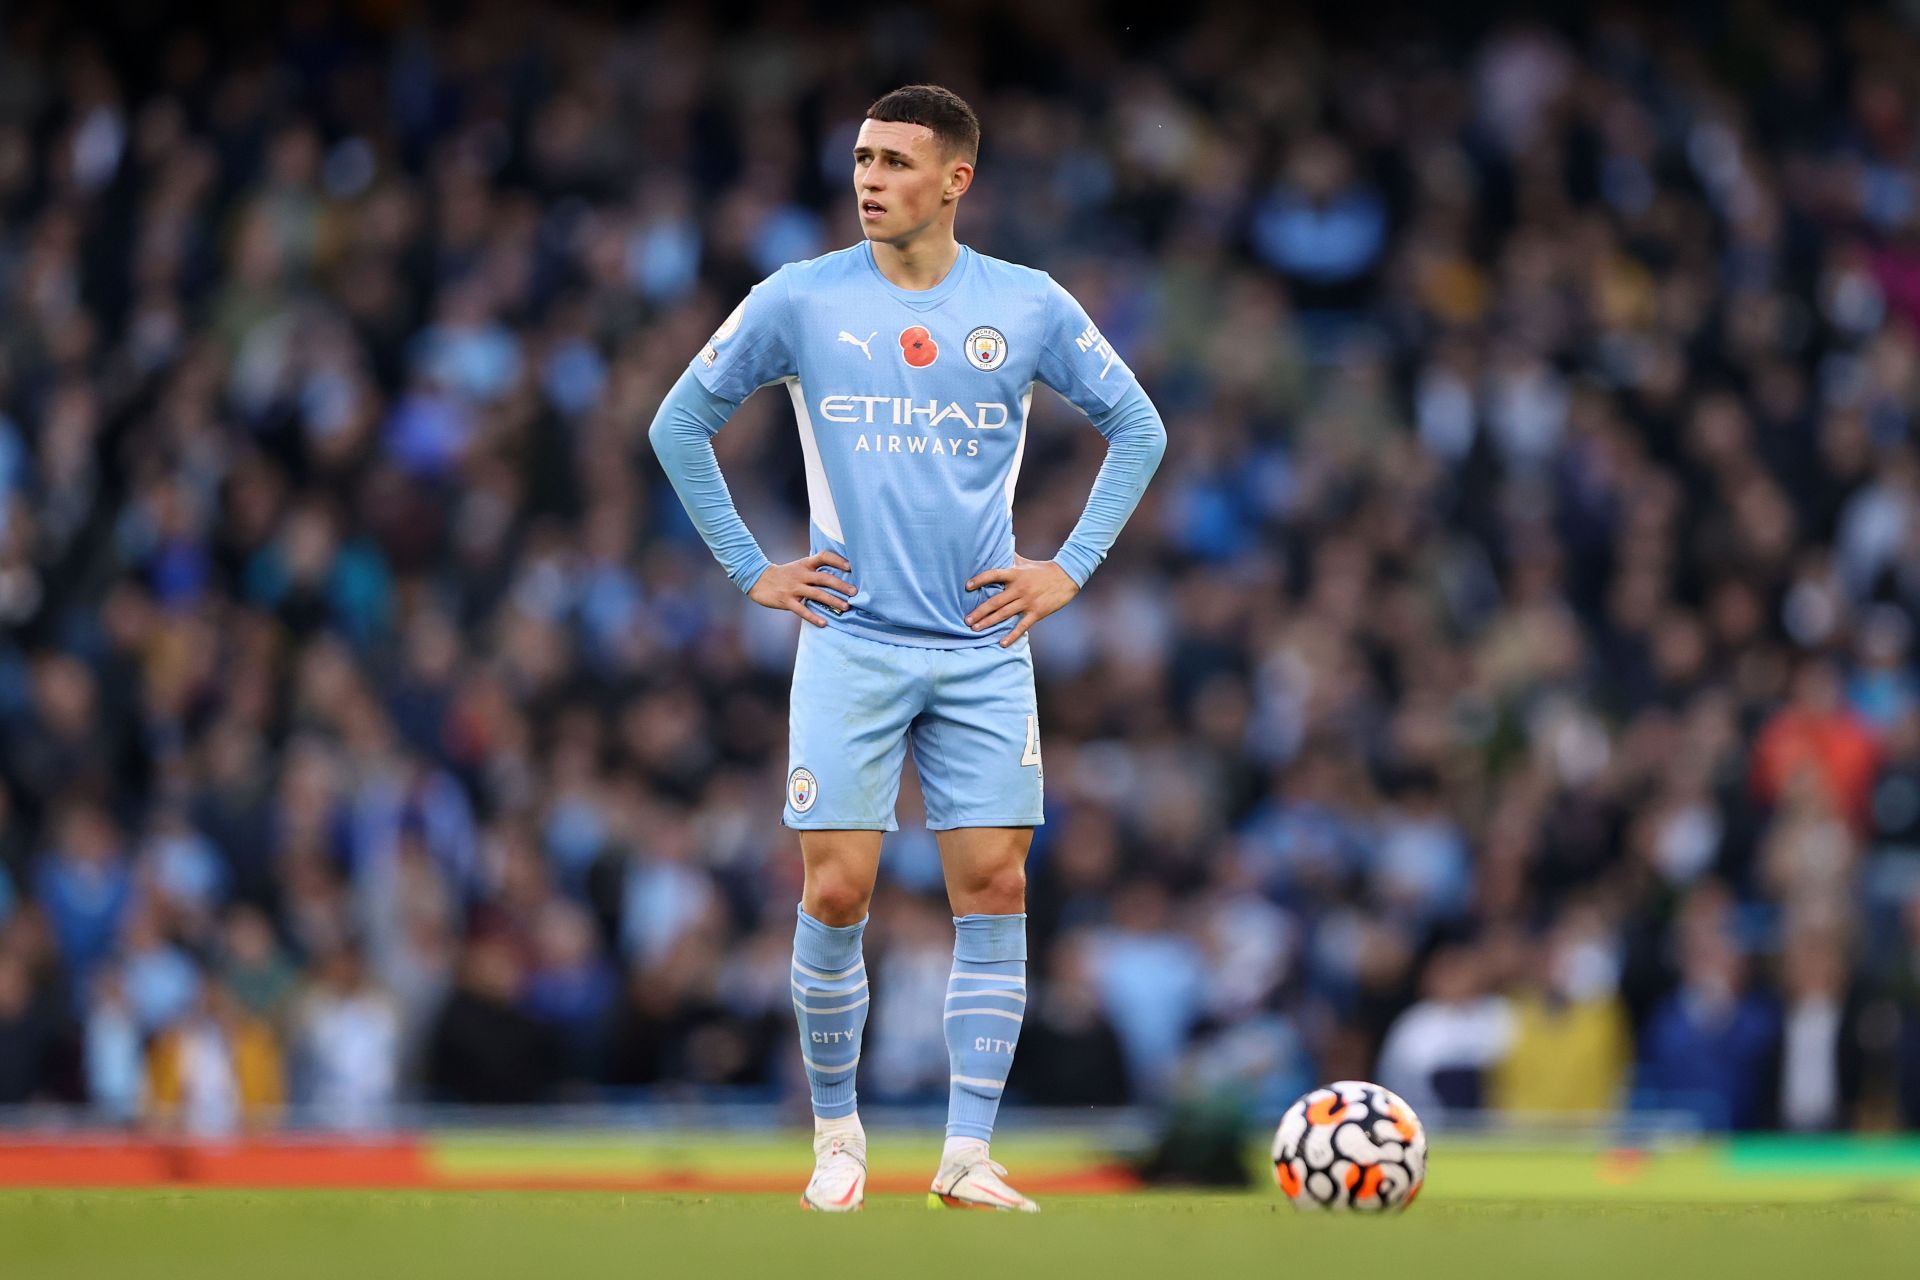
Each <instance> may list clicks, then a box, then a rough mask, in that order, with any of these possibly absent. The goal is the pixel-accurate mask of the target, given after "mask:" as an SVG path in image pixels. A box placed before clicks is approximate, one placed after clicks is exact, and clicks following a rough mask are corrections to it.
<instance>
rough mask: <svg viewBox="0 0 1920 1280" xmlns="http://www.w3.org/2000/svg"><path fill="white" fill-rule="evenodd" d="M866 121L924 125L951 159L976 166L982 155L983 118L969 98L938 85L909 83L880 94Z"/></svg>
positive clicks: (868, 110)
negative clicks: (976, 112) (974, 108)
mask: <svg viewBox="0 0 1920 1280" xmlns="http://www.w3.org/2000/svg"><path fill="white" fill-rule="evenodd" d="M867 119H869V120H888V121H893V122H896V123H899V124H919V125H925V126H926V127H927V128H929V129H931V130H933V136H934V139H935V141H937V142H939V143H940V145H941V146H942V147H944V148H945V149H946V153H947V154H948V155H950V156H952V155H958V156H964V157H965V158H966V160H967V163H969V164H971V163H973V161H974V159H975V158H976V157H978V156H979V154H980V117H979V116H977V115H975V114H973V108H972V107H970V106H968V105H967V102H966V99H964V98H962V97H961V96H960V95H959V94H957V93H955V92H954V91H953V90H951V89H943V88H941V87H940V86H939V85H937V84H910V85H904V86H902V87H901V88H898V89H895V90H894V91H893V92H892V93H884V94H881V95H880V96H879V97H878V98H876V99H875V100H874V103H873V105H872V106H870V107H868V108H867Z"/></svg>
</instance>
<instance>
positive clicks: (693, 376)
mask: <svg viewBox="0 0 1920 1280" xmlns="http://www.w3.org/2000/svg"><path fill="white" fill-rule="evenodd" d="M785 303H786V290H785V282H784V281H782V280H780V279H779V276H778V274H777V273H776V275H775V276H774V277H772V278H770V279H768V280H766V281H763V282H762V283H761V284H760V285H758V286H757V287H756V288H755V289H754V290H753V292H752V293H750V294H748V295H747V298H746V300H745V301H744V302H742V303H741V304H740V305H739V306H738V307H736V308H735V309H734V312H733V314H732V315H730V316H728V317H727V320H726V322H725V323H724V324H722V325H721V326H720V329H719V331H718V332H716V333H715V334H714V335H713V339H712V341H710V342H709V343H708V344H707V347H706V349H705V350H704V351H702V352H701V353H700V354H699V355H698V356H697V357H695V358H694V361H693V363H692V364H690V365H689V366H688V367H687V371H686V372H685V373H683V374H681V375H680V380H679V381H678V382H676V383H674V384H673V389H672V390H671V391H669V392H668V393H667V397H666V399H665V400H663V401H661V403H660V409H659V412H657V413H656V414H655V415H654V419H653V425H652V426H651V427H649V428H648V429H647V439H648V441H649V442H651V443H652V445H653V452H654V456H655V457H657V458H659V459H660V466H661V468H662V469H663V470H664V471H665V472H666V473H667V479H668V480H669V481H671V482H672V484H673V491H674V492H675V493H676V494H678V495H679V497H680V503H681V505H682V506H684V507H686V509H687V515H688V517H689V518H691V519H692V521H693V527H694V528H695V529H697V530H699V532H700V536H701V538H703V539H704V540H705V541H706V544H707V549H708V550H710V551H712V552H713V557H714V559H716V560H718V561H719V562H720V567H721V568H723V569H725V570H726V571H727V577H729V578H730V579H732V580H733V583H734V585H735V586H737V587H739V588H740V589H741V590H742V591H744V592H746V593H747V598H748V599H750V600H752V601H753V602H754V603H755V604H759V605H764V606H766V607H767V608H769V609H785V610H788V611H790V612H792V613H797V614H799V615H800V616H801V617H802V618H805V619H806V620H807V621H808V622H811V623H813V624H814V625H815V626H825V625H826V620H825V619H824V618H822V617H821V616H820V615H819V614H818V613H816V612H814V611H813V610H812V609H809V608H808V607H807V603H806V602H807V601H810V600H811V601H813V602H815V603H817V604H822V605H825V606H826V607H827V608H829V609H832V610H834V611H835V612H836V613H840V612H845V610H846V607H847V603H846V597H850V596H852V595H853V594H854V588H853V586H852V584H850V583H848V582H846V581H845V580H844V579H842V578H838V577H835V576H834V575H833V574H831V573H828V572H826V568H825V566H828V565H832V566H833V567H835V568H838V569H840V570H842V571H846V570H849V569H851V567H852V566H850V565H849V564H848V563H847V562H846V561H845V560H843V559H841V558H840V557H839V556H837V555H835V554H833V553H832V552H830V551H826V552H821V553H820V554H819V555H813V556H808V557H806V558H805V559H802V560H793V561H789V562H788V563H786V564H774V563H773V562H772V561H770V560H768V559H767V556H766V553H765V552H763V551H761V550H760V544H759V543H758V542H756V541H755V540H754V537H753V534H752V533H751V532H750V531H749V530H748V529H747V522H746V521H744V520H742V519H741V518H740V512H739V509H738V508H736V507H735V506H734V505H733V495H732V494H731V493H729V492H728V491H727V482H726V479H725V478H724V477H723V476H722V475H721V474H720V460H719V459H718V458H717V457H715V456H714V452H713V436H714V433H715V432H717V431H719V430H720V428H721V427H723V426H725V425H726V424H727V420H728V419H730V418H731V417H733V413H734V410H735V409H737V408H739V407H740V402H741V401H743V400H745V399H746V398H747V396H749V395H751V394H752V393H753V391H754V389H755V388H757V387H759V386H761V385H762V384H764V383H767V382H773V381H777V380H778V379H780V378H783V377H786V376H787V375H788V373H789V372H791V366H792V355H791V352H790V351H789V350H788V348H787V345H786V337H785V335H786V333H787V332H788V330H787V329H786V328H785V321H786V316H785V311H786V305H785Z"/></svg>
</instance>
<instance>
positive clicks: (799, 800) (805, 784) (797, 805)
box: [787, 769, 820, 813]
mask: <svg viewBox="0 0 1920 1280" xmlns="http://www.w3.org/2000/svg"><path fill="white" fill-rule="evenodd" d="M819 798H820V784H819V783H818V782H817V781H815V780H814V776H813V771H812V770H810V769H795V770H794V771H793V772H792V773H791V774H789V775H788V776H787V800H788V801H789V802H790V803H791V804H792V805H793V811H794V812H795V813H805V812H806V811H807V810H809V809H811V808H813V802H814V801H816V800H818V799H819Z"/></svg>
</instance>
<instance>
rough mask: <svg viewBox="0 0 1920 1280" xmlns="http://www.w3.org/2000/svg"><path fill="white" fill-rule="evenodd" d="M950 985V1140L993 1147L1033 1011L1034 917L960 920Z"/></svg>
mask: <svg viewBox="0 0 1920 1280" xmlns="http://www.w3.org/2000/svg"><path fill="white" fill-rule="evenodd" d="M953 925H954V942H953V975H952V977H951V978H949V979H948V981H947V1004H946V1030H947V1058H948V1062H949V1064H950V1073H951V1074H950V1076H949V1082H950V1087H949V1089H948V1093H947V1142H948V1145H949V1147H951V1146H952V1145H953V1144H954V1143H955V1141H956V1140H961V1141H965V1140H973V1141H978V1142H980V1143H983V1144H984V1143H986V1142H987V1141H988V1140H989V1139H991V1138H992V1137H993V1122H994V1117H995V1115H996V1113H998V1111H999V1110H1000V1096H1001V1094H1002V1092H1003V1091H1004V1090H1005V1087H1006V1082H1007V1073H1008V1071H1010V1070H1011V1069H1012V1067H1013V1051H1014V1046H1015V1045H1017V1044H1018V1043H1019V1041H1020V1023H1021V1019H1022V1018H1023V1017H1024V1016H1025V1015H1026V1009H1027V918H1026V916H1025V915H1012V916H960V917H958V918H957V919H955V920H954V922H953Z"/></svg>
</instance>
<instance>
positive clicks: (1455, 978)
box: [1379, 947, 1515, 1116]
mask: <svg viewBox="0 0 1920 1280" xmlns="http://www.w3.org/2000/svg"><path fill="white" fill-rule="evenodd" d="M1487 978H1488V975H1487V973H1486V964H1485V961H1484V960H1483V959H1482V957H1480V956H1478V955H1476V954H1475V953H1473V952H1471V951H1468V950H1466V949H1464V948H1460V947H1451V948H1448V949H1446V950H1444V951H1442V952H1441V953H1440V954H1438V955H1436V956H1434V957H1433V959H1432V960H1430V961H1429V962H1428V964H1427V969H1426V977H1425V991H1424V993H1423V996H1424V998H1423V999H1421V1000H1420V1002H1419V1003H1417V1004H1415V1005H1413V1006H1412V1007H1411V1008H1409V1009H1408V1010H1407V1011H1406V1012H1405V1013H1403V1014H1401V1015H1400V1016H1399V1018H1398V1019H1396V1020H1395V1021H1394V1024H1393V1026H1392V1028H1391V1029H1389V1030H1388V1032H1387V1038H1386V1042H1385V1043H1384V1044H1383V1045H1381V1047H1380V1067H1379V1074H1380V1083H1382V1084H1384V1085H1386V1086H1387V1087H1388V1088H1389V1089H1392V1090H1393V1091H1394V1092H1395V1093H1397V1094H1399V1095H1400V1096H1401V1097H1402V1098H1405V1099H1406V1100H1407V1105H1408V1106H1410V1107H1412V1108H1413V1109H1414V1110H1415V1111H1416V1112H1421V1113H1424V1114H1430V1115H1436V1116H1437V1115H1438V1114H1440V1112H1442V1111H1443V1110H1445V1111H1477V1110H1479V1109H1480V1108H1481V1107H1483V1106H1485V1105H1486V1104H1487V1100H1488V1094H1489V1092H1490V1089H1489V1087H1488V1085H1489V1076H1490V1074H1491V1072H1492V1070H1493V1068H1494V1066H1495V1064H1497V1063H1498V1062H1500V1060H1501V1059H1502V1058H1504V1057H1506V1055H1507V1052H1508V1049H1509V1047H1510V1046H1511V1044H1512V1042H1513V1039H1514V1032H1515V1027H1514V1021H1515V1019H1514V1011H1513V1009H1512V1008H1511V1006H1509V1004H1508V1003H1507V1001H1506V1000H1504V999H1502V998H1501V997H1499V996H1497V995H1494V994H1492V993H1491V992H1489V990H1488V982H1487Z"/></svg>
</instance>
